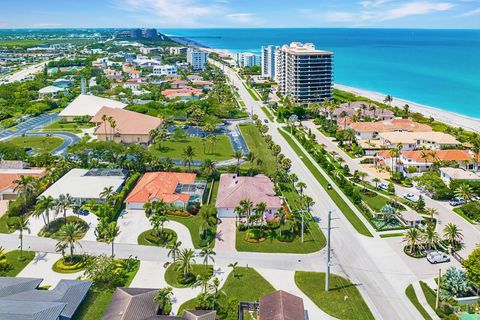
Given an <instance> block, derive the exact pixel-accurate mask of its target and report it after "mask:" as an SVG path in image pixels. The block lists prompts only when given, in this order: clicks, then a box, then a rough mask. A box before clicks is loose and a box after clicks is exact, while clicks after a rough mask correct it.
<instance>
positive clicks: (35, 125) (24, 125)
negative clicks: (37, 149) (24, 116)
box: [0, 113, 59, 141]
mask: <svg viewBox="0 0 480 320" xmlns="http://www.w3.org/2000/svg"><path fill="white" fill-rule="evenodd" d="M58 119H59V117H58V115H57V114H46V113H44V114H42V115H39V116H37V117H32V118H30V119H28V120H26V121H23V122H21V123H19V124H17V125H16V126H14V127H12V128H9V129H6V130H3V131H1V132H0V141H7V140H11V139H13V138H16V137H20V136H22V135H23V134H25V133H27V131H31V130H38V129H41V128H43V127H45V126H47V125H49V124H50V123H53V122H55V121H57V120H58Z"/></svg>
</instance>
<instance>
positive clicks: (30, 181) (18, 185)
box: [13, 176, 37, 199]
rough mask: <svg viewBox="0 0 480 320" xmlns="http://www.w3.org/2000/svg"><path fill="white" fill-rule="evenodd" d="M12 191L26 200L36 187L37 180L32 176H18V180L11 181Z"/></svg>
mask: <svg viewBox="0 0 480 320" xmlns="http://www.w3.org/2000/svg"><path fill="white" fill-rule="evenodd" d="M13 184H14V186H15V187H14V188H13V191H15V192H20V193H21V194H22V196H23V197H24V198H25V199H26V198H28V197H29V196H30V195H31V194H32V193H33V192H34V191H35V189H36V187H37V179H36V178H35V177H32V176H20V178H19V179H17V180H14V181H13Z"/></svg>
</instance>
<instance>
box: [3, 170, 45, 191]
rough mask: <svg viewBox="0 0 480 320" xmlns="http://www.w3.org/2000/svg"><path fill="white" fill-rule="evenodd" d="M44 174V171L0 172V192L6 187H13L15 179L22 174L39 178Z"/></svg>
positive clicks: (6, 188)
mask: <svg viewBox="0 0 480 320" xmlns="http://www.w3.org/2000/svg"><path fill="white" fill-rule="evenodd" d="M44 175H45V171H42V173H0V192H3V191H5V190H8V189H14V188H15V184H14V183H13V182H14V181H15V180H19V179H20V178H21V177H22V176H24V177H27V176H31V177H35V178H41V177H43V176H44Z"/></svg>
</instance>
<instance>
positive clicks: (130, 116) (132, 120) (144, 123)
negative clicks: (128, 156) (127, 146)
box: [90, 107, 163, 144]
mask: <svg viewBox="0 0 480 320" xmlns="http://www.w3.org/2000/svg"><path fill="white" fill-rule="evenodd" d="M104 116H107V117H111V118H112V119H113V120H114V121H115V123H114V124H113V123H110V122H109V121H108V120H106V121H103V119H102V118H103V117H104ZM90 122H92V123H94V124H95V125H96V126H97V128H96V129H95V132H94V134H95V136H96V137H97V139H98V140H100V141H115V142H119V143H141V144H149V143H150V140H151V137H150V135H149V133H150V131H151V130H153V129H159V128H160V127H161V126H162V122H163V121H162V119H160V118H157V117H152V116H149V115H145V114H142V113H138V112H134V111H129V110H125V109H119V108H110V107H103V108H101V109H100V110H99V111H98V112H97V114H96V115H95V116H94V117H93V118H92V120H91V121H90ZM112 124H113V125H114V126H112Z"/></svg>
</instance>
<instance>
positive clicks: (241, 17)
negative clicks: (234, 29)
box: [226, 13, 257, 23]
mask: <svg viewBox="0 0 480 320" xmlns="http://www.w3.org/2000/svg"><path fill="white" fill-rule="evenodd" d="M226 17H227V19H228V20H230V21H233V22H236V23H255V22H256V21H257V19H256V17H255V15H254V14H253V13H230V14H227V15H226Z"/></svg>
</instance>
